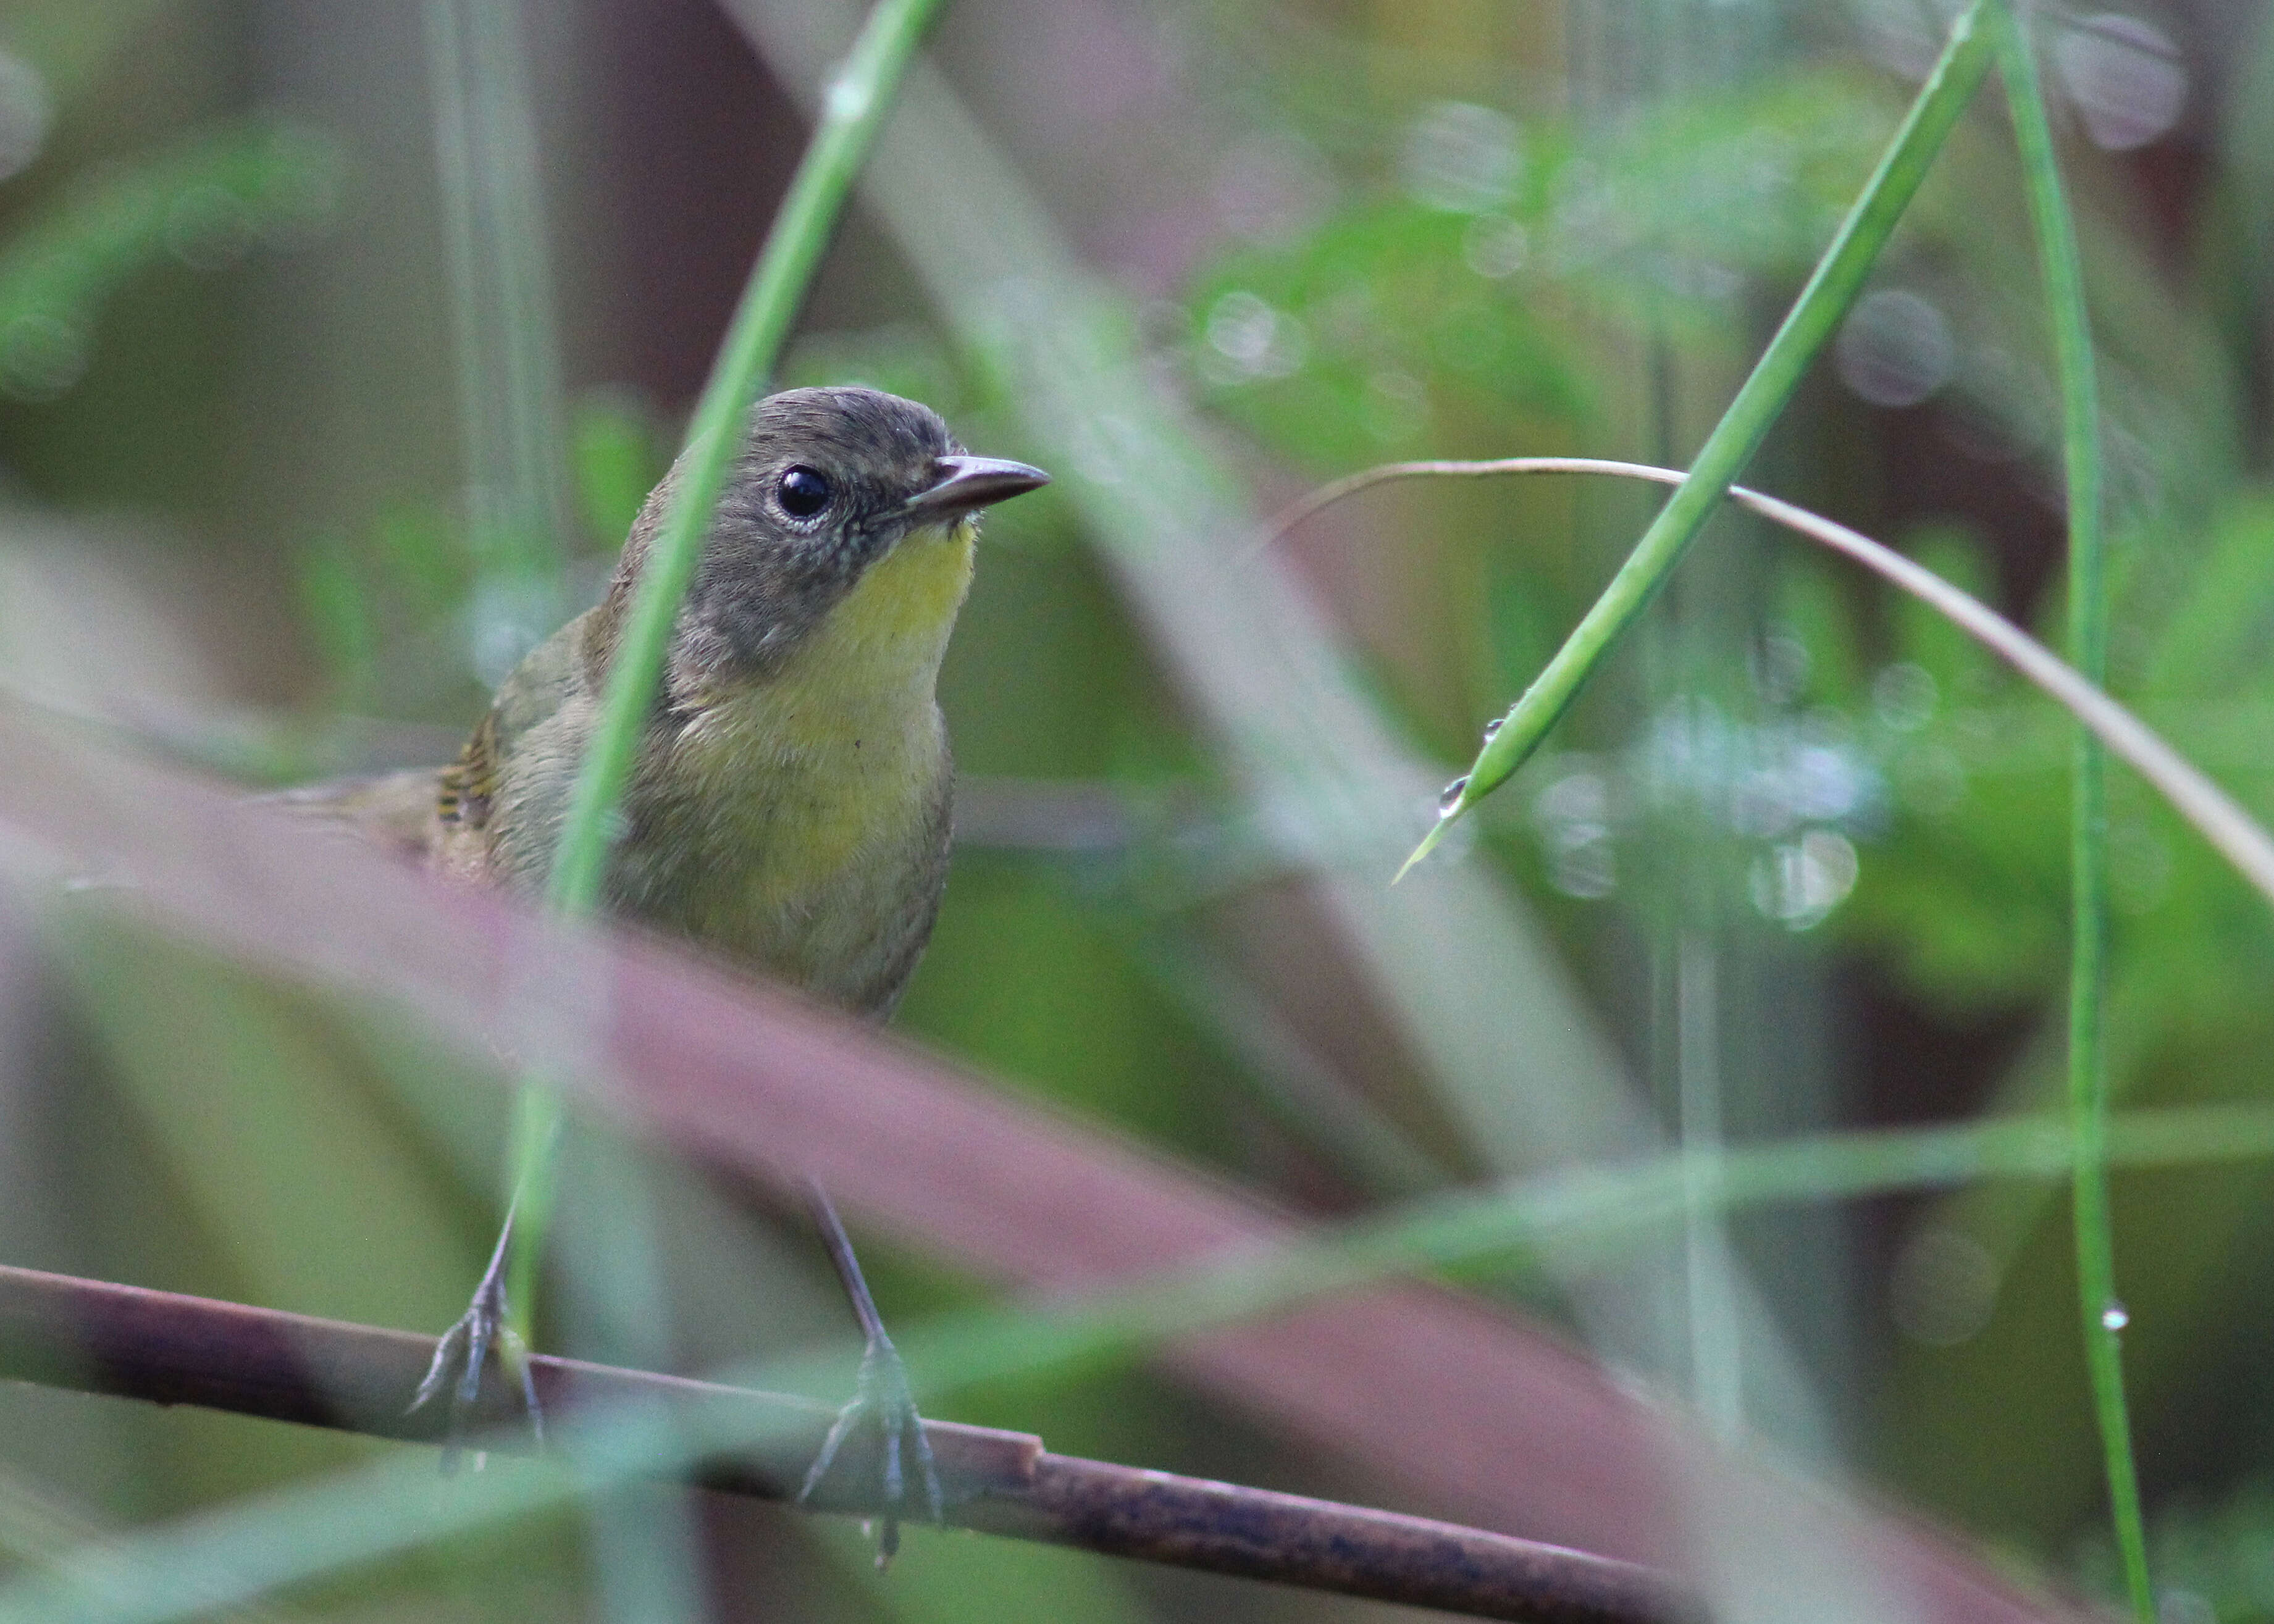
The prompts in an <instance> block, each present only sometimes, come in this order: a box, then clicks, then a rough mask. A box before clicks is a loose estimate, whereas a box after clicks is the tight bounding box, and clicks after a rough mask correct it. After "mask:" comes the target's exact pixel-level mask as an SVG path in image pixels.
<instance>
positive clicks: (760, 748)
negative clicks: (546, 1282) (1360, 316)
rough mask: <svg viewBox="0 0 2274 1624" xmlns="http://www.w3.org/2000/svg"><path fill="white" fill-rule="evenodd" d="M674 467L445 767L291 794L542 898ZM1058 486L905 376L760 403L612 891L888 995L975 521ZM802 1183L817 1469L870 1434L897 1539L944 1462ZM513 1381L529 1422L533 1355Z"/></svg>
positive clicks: (679, 654)
mask: <svg viewBox="0 0 2274 1624" xmlns="http://www.w3.org/2000/svg"><path fill="white" fill-rule="evenodd" d="M683 462H684V459H682V465H683ZM679 477H680V470H679V468H678V467H674V470H672V472H671V473H670V474H667V475H666V476H665V477H664V480H663V482H662V483H661V484H660V485H658V486H657V487H656V489H655V491H654V492H653V493H652V494H651V495H650V497H649V498H648V500H647V502H646V505H645V506H644V508H642V509H641V511H640V515H639V517H638V518H637V519H636V521H635V522H634V523H633V525H632V530H631V535H630V537H629V539H628V540H627V541H626V543H625V544H624V550H623V556H622V560H621V562H620V563H619V564H618V566H617V568H616V571H615V575H614V579H613V580H612V581H611V583H610V584H609V587H608V590H607V592H606V595H605V596H604V597H603V598H602V599H601V601H600V602H599V605H597V606H595V607H594V608H592V609H591V610H588V611H587V612H586V613H584V614H582V615H580V616H578V617H577V618H576V620H571V621H570V622H569V624H568V625H566V626H564V627H562V628H561V629H560V630H559V631H558V632H556V633H554V634H553V635H552V636H551V637H549V638H547V639H546V641H545V642H544V643H541V644H539V645H538V647H537V648H536V649H535V650H532V651H531V653H530V654H529V656H528V657H527V658H524V659H523V661H522V663H521V665H519V667H517V668H516V670H515V671H514V673H512V674H511V675H510V676H509V677H508V678H507V679H506V680H505V683H504V685H503V686H502V687H501V688H500V689H499V690H498V694H497V698H496V702H495V703H493V705H492V706H491V708H490V711H489V713H488V714H487V715H486V716H485V717H484V718H482V720H481V722H480V724H479V725H478V726H476V728H475V729H474V732H473V735H472V737H471V739H469V740H468V741H467V743H466V747H465V749H464V750H463V753H462V754H461V755H460V756H459V758H458V760H457V761H456V763H454V764H452V765H451V766H449V767H448V768H445V769H443V770H441V771H440V772H439V773H435V772H424V773H404V774H395V775H393V776H391V777H389V778H382V779H379V780H376V781H373V782H370V783H366V784H365V785H363V786H358V787H356V788H354V789H351V790H346V791H342V792H326V791H322V790H319V791H316V792H312V793H305V794H303V795H301V796H299V797H297V798H296V799H297V800H298V801H299V802H300V804H301V805H302V806H303V807H305V808H307V809H309V810H312V811H319V812H322V813H326V814H328V815H330V816H335V817H344V818H346V819H349V820H350V821H351V822H354V823H357V824H358V825H359V826H360V827H361V828H362V829H363V830H364V831H365V832H368V833H372V834H374V835H377V836H378V837H380V838H383V839H385V840H387V841H388V843H390V844H392V845H394V846H396V847H397V848H399V849H402V850H404V851H406V852H409V853H413V854H416V855H418V856H419V857H421V858H423V859H424V860H425V861H426V862H427V863H429V864H430V865H431V866H432V867H433V868H436V869H437V870H439V871H440V872H441V873H443V874H446V875H448V876H454V877H456V878H460V879H463V880H466V881H470V882H473V883H483V884H491V885H498V886H502V887H505V888H507V889H509V890H512V891H517V892H521V893H523V894H526V895H534V894H537V893H538V892H539V891H542V889H543V887H544V884H545V881H546V876H547V874H548V872H549V871H550V869H551V867H552V862H553V850H554V847H555V846H556V844H557V843H558V840H559V837H560V831H561V824H562V822H563V820H564V819H565V817H566V816H567V812H568V807H569V798H570V795H571V793H572V790H573V788H574V786H575V784H576V775H577V772H578V771H579V769H580V767H581V766H582V763H583V761H584V754H585V750H586V748H587V747H588V745H589V744H590V742H591V738H592V735H593V732H594V729H595V727H596V726H597V725H598V722H599V711H600V703H601V695H602V694H603V692H604V691H605V688H606V676H607V670H608V664H609V661H610V659H611V658H613V656H614V652H615V650H616V647H617V644H618V642H619V639H620V637H621V630H622V627H623V622H624V617H625V616H626V614H627V613H629V607H630V604H631V598H632V589H633V584H634V583H635V581H636V577H637V575H638V573H639V570H640V567H641V565H642V563H643V562H644V560H645V558H646V556H647V553H648V551H649V549H650V547H651V545H653V542H654V539H655V536H656V533H657V531H658V530H659V527H660V525H661V523H662V522H663V517H664V515H665V513H666V510H667V508H668V506H669V504H670V502H671V500H672V499H673V496H674V492H675V491H676V489H677V486H678V483H679ZM1048 482H1049V476H1048V475H1046V474H1044V473H1043V472H1042V471H1041V470H1039V469H1034V468H1029V467H1028V466H1027V465H1026V464H1025V463H1023V462H1004V461H1000V460H998V459H995V458H991V457H978V456H971V455H967V454H966V453H965V452H964V450H963V448H962V447H960V446H959V445H958V444H957V443H956V442H955V440H954V439H953V437H952V436H951V435H950V434H949V433H948V431H947V426H946V425H945V424H944V423H943V422H941V420H940V418H939V417H938V415H937V413H935V412H933V411H932V410H930V408H928V407H925V406H922V405H919V404H917V403H916V402H913V401H907V400H902V399H900V397H898V396H896V395H884V394H880V393H878V392H877V391H876V390H873V389H862V388H828V389H793V390H789V391H787V392H785V393H783V394H779V395H772V396H770V397H768V398H767V399H765V400H764V401H762V402H759V403H758V405H757V407H756V409H755V410H753V412H752V414H751V417H750V422H749V430H748V432H747V435H746V438H745V440H744V441H743V444H742V447H741V449H740V450H739V451H738V453H737V454H736V455H735V457H734V462H733V463H732V465H731V470H730V472H729V474H728V477H727V485H726V488H725V492H724V493H723V495H722V496H721V498H720V500H719V505H718V508H717V510H716V514H715V515H714V517H713V518H712V523H711V527H710V530H709V532H708V534H707V536H706V538H705V541H704V550H703V555H702V560H701V563H700V564H699V566H698V567H697V571H696V574H695V577H694V581H693V584H692V585H691V586H690V587H689V591H688V594H687V598H686V600H685V602H684V603H683V604H682V605H681V607H680V610H679V614H678V618H677V620H676V621H675V623H674V628H673V632H672V636H671V643H670V650H669V655H668V658H667V659H666V664H665V668H664V674H663V680H662V687H661V692H660V693H659V695H658V697H657V703H656V705H655V708H654V710H653V711H652V713H651V715H650V717H649V718H648V721H647V725H646V731H645V733H644V735H643V737H642V739H641V741H640V746H639V751H638V756H637V758H636V765H635V767H634V769H633V772H632V778H631V781H630V785H629V788H628V789H627V791H626V793H625V794H624V798H623V801H622V805H621V836H620V838H618V839H617V840H616V841H615V843H614V846H613V847H612V852H611V856H610V860H609V864H608V868H607V871H606V882H605V886H604V891H603V895H604V898H605V905H606V907H607V908H608V909H609V910H610V911H611V912H612V913H614V914H616V915H617V916H619V917H621V918H623V919H627V920H630V921H636V922H638V923H640V924H642V925H644V926H647V927H649V928H651V929H656V930H659V931H661V932H665V933H667V934H669V935H672V936H678V937H681V938H684V939H685V940H686V941H688V942H690V943H692V944H695V945H697V947H698V948H700V949H702V950H703V951H706V952H709V953H712V954H713V955H716V956H717V957H719V958H720V959H726V960H728V961H731V962H732V963H734V964H736V965H740V966H746V967H748V968H750V969H753V970H757V971H760V972H763V973H764V974H768V975H772V976H774V977H776V978H778V979H779V980H782V981H787V982H790V983H791V984H793V985H794V986H797V987H800V988H802V989H804V990H805V991H807V992H808V993H809V994H811V995H813V996H817V997H820V998H822V999H825V1000H826V1001H828V1002H830V1003H832V1004H837V1005H839V1006H840V1007H842V1008H844V1009H846V1010H848V1011H854V1012H855V1013H858V1014H862V1015H867V1016H871V1017H875V1018H878V1019H882V1018H883V1017H884V1016H885V1015H887V1014H889V1013H890V1012H891V1011H892V1006H893V1005H894V1004H896V1003H897V1002H898V1001H899V999H900V993H901V991H902V989H905V988H906V987H907V981H908V977H909V976H910V974H912V973H913V972H914V971H915V966H916V960H917V959H918V958H919V956H920V955H921V954H922V951H923V948H924V944H925V942H926V940H927V939H928V938H929V937H930V934H931V927H932V921H933V918H934V916H935V915H936V914H937V912H938V910H939V900H940V892H941V891H942V889H943V888H944V886H945V883H946V878H947V860H948V844H949V834H950V818H951V814H950V796H951V792H952V788H953V771H952V766H951V760H950V756H949V752H948V741H947V730H946V725H945V721H944V720H943V718H942V717H941V715H940V710H939V703H938V701H937V697H936V694H935V687H936V680H937V676H938V673H939V666H940V660H941V657H942V656H943V655H944V654H945V651H946V649H947V641H948V634H949V633H950V631H951V630H952V629H953V627H954V624H955V617H956V613H957V611H958V610H959V609H960V607H961V606H962V604H963V598H964V594H965V592H966V590H968V588H969V586H970V584H971V575H972V564H973V555H974V550H975V543H976V540H977V536H978V522H977V518H978V514H979V512H980V510H981V509H983V508H986V507H988V506H990V505H991V504H993V503H995V502H998V501H1001V500H1005V498H1008V497H1013V496H1016V495H1018V494H1020V492H1025V491H1031V490H1034V489H1035V488H1036V487H1037V486H1039V485H1045V484H1047V483H1048ZM809 1199H811V1200H812V1203H813V1206H814V1208H815V1214H816V1217H817V1221H818V1222H820V1223H821V1224H822V1227H823V1229H824V1231H825V1235H826V1236H827V1237H828V1239H829V1242H830V1252H831V1257H832V1261H833V1262H835V1263H836V1265H837V1267H838V1270H839V1273H840V1277H841V1278H842V1279H843V1280H844V1282H845V1284H846V1288H847V1291H848V1293H850V1294H851V1296H852V1297H853V1300H854V1304H855V1310H856V1312H858V1314H859V1316H860V1318H861V1320H862V1328H863V1330H864V1331H865V1332H866V1333H867V1335H868V1339H869V1348H868V1351H867V1354H866V1355H865V1356H864V1357H863V1359H862V1372H861V1377H860V1382H859V1388H858V1390H857V1391H856V1394H855V1398H854V1400H853V1402H851V1403H850V1404H848V1405H847V1407H846V1410H845V1412H844V1413H843V1414H842V1415H841V1416H840V1418H839V1424H838V1425H837V1426H836V1427H835V1428H833V1429H832V1432H831V1434H830V1437H829V1440H828V1441H827V1442H826V1443H825V1445H824V1447H823V1449H822V1452H821V1455H820V1456H819V1458H817V1460H816V1462H814V1468H813V1470H812V1472H811V1474H810V1475H809V1477H808V1478H807V1482H806V1485H805V1490H806V1492H810V1491H811V1490H812V1489H813V1487H814V1486H815V1485H817V1483H818V1482H819V1481H820V1479H821V1477H822V1475H823V1474H824V1473H825V1472H826V1471H827V1470H828V1469H829V1465H830V1462H831V1461H832V1459H833V1458H834V1456H835V1455H836V1453H837V1449H838V1446H839V1444H840V1443H841V1442H842V1441H843V1440H844V1438H845V1437H846V1436H847V1432H848V1430H849V1429H850V1428H851V1427H853V1426H854V1425H858V1424H862V1423H863V1422H865V1423H868V1424H870V1425H877V1426H878V1427H880V1428H881V1430H882V1431H883V1433H884V1443H885V1451H884V1459H885V1482H884V1484H883V1485H882V1487H883V1491H884V1498H885V1507H884V1510H885V1554H886V1555H889V1554H890V1552H891V1547H892V1544H893V1543H894V1540H895V1538H896V1522H895V1518H894V1515H893V1514H894V1513H896V1512H897V1511H898V1510H900V1507H901V1504H902V1502H903V1500H904V1499H905V1494H906V1483H905V1478H904V1476H903V1474H902V1471H901V1469H900V1459H901V1455H902V1452H903V1449H904V1448H906V1449H907V1450H908V1451H910V1452H912V1453H913V1454H914V1455H915V1462H916V1464H917V1465H918V1466H919V1467H920V1468H921V1474H922V1477H923V1479H924V1487H925V1492H926V1494H927V1497H928V1499H929V1500H930V1508H931V1511H932V1513H933V1515H935V1517H936V1516H937V1514H938V1509H939V1507H938V1493H939V1491H938V1486H937V1477H936V1476H935V1475H934V1473H933V1469H932V1466H931V1462H930V1452H929V1449H928V1447H926V1446H925V1444H924V1441H923V1434H922V1425H921V1424H920V1423H919V1422H918V1421H917V1420H916V1417H915V1405H914V1402H913V1401H912V1399H911V1398H910V1396H909V1391H908V1387H907V1379H906V1374H905V1372H904V1371H903V1370H902V1369H901V1368H900V1362H899V1357H898V1355H897V1354H895V1353H894V1352H893V1351H892V1344H891V1342H890V1340H889V1338H887V1337H885V1335H884V1331H883V1327H882V1326H881V1324H880V1323H879V1321H878V1320H877V1317H876V1313H875V1310H874V1306H873V1304H871V1303H870V1301H869V1297H868V1291H867V1288H866V1287H865V1285H863V1284H862V1282H861V1279H860V1274H859V1270H858V1267H857V1266H856V1265H855V1264H854V1262H853V1258H852V1249H851V1246H850V1244H849V1243H847V1241H846V1240H845V1237H844V1233H843V1228H842V1226H841V1225H840V1224H839V1223H838V1222H837V1221H836V1216H835V1214H834V1213H833V1212H832V1211H831V1210H830V1208H829V1205H828V1201H827V1199H826V1197H825V1196H822V1195H820V1193H819V1192H818V1191H817V1190H815V1191H813V1192H809ZM507 1222H508V1233H510V1225H511V1222H512V1220H511V1218H510V1217H508V1221H507ZM505 1252H506V1244H505V1241H504V1240H503V1239H502V1238H501V1240H500V1242H499V1244H498V1249H497V1252H496V1253H495V1254H494V1255H493V1258H492V1260H491V1264H490V1267H489V1270H488V1272H487V1273H486V1274H485V1276H484V1279H483V1282H482V1285H481V1287H480V1288H479V1289H477V1291H476V1293H475V1297H474V1304H473V1307H472V1308H471V1309H470V1310H469V1312H468V1314H467V1317H466V1318H465V1319H463V1320H461V1321H460V1322H459V1324H458V1325H457V1326H456V1327H453V1329H452V1331H451V1332H450V1334H449V1335H448V1336H447V1337H446V1338H445V1339H444V1341H443V1342H442V1344H441V1346H440V1348H438V1350H437V1351H436V1355H435V1362H434V1366H433V1370H431V1371H430V1372H428V1376H427V1380H426V1381H425V1384H424V1385H422V1387H420V1389H419V1395H418V1400H417V1401H416V1402H420V1403H423V1402H425V1401H426V1400H428V1399H429V1398H431V1397H432V1396H433V1395H434V1394H435V1393H436V1392H439V1391H440V1389H441V1387H443V1385H444V1384H445V1383H446V1382H447V1381H448V1380H449V1375H450V1372H451V1371H452V1369H453V1368H454V1366H455V1367H456V1368H457V1369H458V1370H459V1372H460V1376H459V1380H458V1382H457V1384H456V1397H455V1401H454V1402H455V1403H456V1406H457V1407H458V1408H460V1409H463V1407H464V1406H466V1405H468V1404H471V1402H472V1401H473V1399H474V1397H475V1395H476V1392H477V1390H478V1382H479V1380H480V1377H481V1372H482V1369H483V1366H484V1363H485V1360H486V1355H487V1353H488V1350H490V1348H491V1347H492V1346H493V1345H497V1341H498V1339H499V1338H501V1336H502V1335H504V1332H503V1325H504V1320H505V1301H504V1283H503V1267H504V1259H505ZM523 1394H524V1401H525V1402H527V1404H528V1405H529V1407H530V1412H531V1417H532V1419H534V1418H535V1417H536V1416H537V1410H536V1400H535V1395H534V1393H533V1392H531V1391H530V1390H529V1388H528V1386H527V1380H526V1368H525V1366H524V1367H523Z"/></svg>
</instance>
